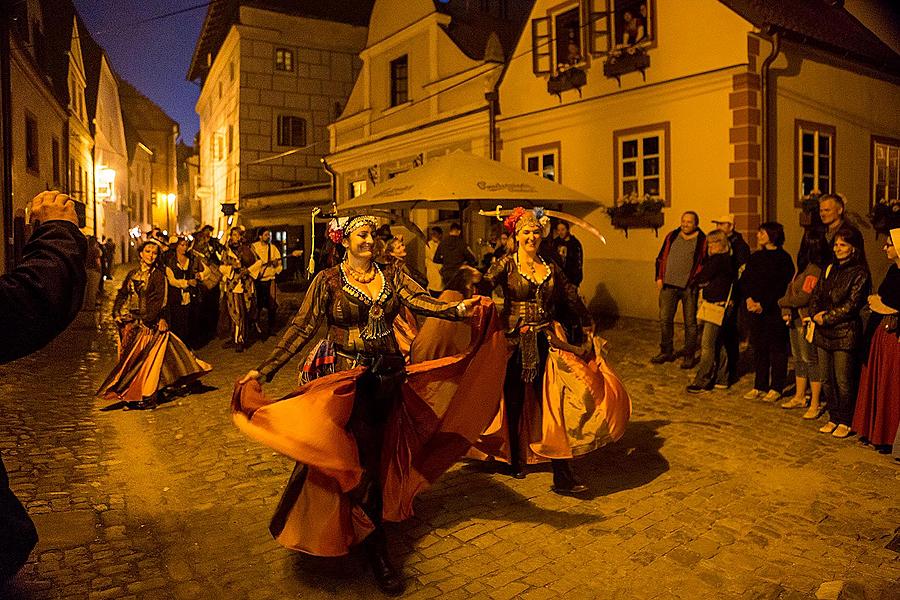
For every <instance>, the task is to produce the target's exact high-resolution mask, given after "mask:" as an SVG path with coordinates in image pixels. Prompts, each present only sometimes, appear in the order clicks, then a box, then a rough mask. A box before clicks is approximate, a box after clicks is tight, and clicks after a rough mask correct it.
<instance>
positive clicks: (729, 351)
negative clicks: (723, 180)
mask: <svg viewBox="0 0 900 600" xmlns="http://www.w3.org/2000/svg"><path fill="white" fill-rule="evenodd" d="M713 225H715V226H716V229H718V230H719V231H721V232H722V233H724V234H725V235H726V236H728V242H729V243H730V244H731V263H732V265H733V266H734V272H735V273H736V274H737V277H738V278H740V276H741V273H743V272H744V267H745V266H746V264H747V260H748V259H749V258H750V245H749V244H748V243H747V242H746V241H745V240H744V236H742V235H741V232H739V231H736V230H735V228H734V215H731V214H728V215H722V216H721V217H719V218H718V219H715V220H713ZM732 301H733V302H734V305H735V306H741V305H742V304H741V299H740V293H739V292H738V286H737V285H735V286H734V290H733V293H732ZM726 315H727V318H728V321H727V322H725V323H723V324H722V347H723V349H724V350H725V360H726V361H727V362H726V365H727V366H726V368H725V369H719V374H720V375H719V379H718V380H717V381H716V383H715V385H716V387H717V388H728V387H729V386H730V385H731V384H732V383H734V382H735V380H736V379H737V363H738V359H739V357H740V352H741V334H740V333H739V332H740V328H739V326H738V311H729V312H728V313H726Z"/></svg>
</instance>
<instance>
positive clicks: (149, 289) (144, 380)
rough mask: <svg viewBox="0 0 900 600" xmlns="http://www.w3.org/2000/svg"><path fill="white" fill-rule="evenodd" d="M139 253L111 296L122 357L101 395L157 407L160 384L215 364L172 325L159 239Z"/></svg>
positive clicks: (188, 378) (191, 377) (193, 376)
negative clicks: (171, 328) (197, 353)
mask: <svg viewBox="0 0 900 600" xmlns="http://www.w3.org/2000/svg"><path fill="white" fill-rule="evenodd" d="M138 254H139V256H140V261H141V262H140V265H139V266H138V267H137V268H136V269H132V270H131V271H129V273H128V275H126V276H125V281H123V282H122V286H121V287H120V288H119V292H118V294H116V299H115V301H114V302H113V319H114V320H115V322H116V325H117V327H118V330H119V360H118V362H117V363H116V366H115V367H113V369H112V371H111V372H110V373H109V375H108V376H107V377H106V380H105V381H104V382H103V383H102V384H101V385H100V389H99V390H98V391H97V395H98V396H100V397H102V398H105V399H108V400H113V399H117V400H121V401H124V402H126V403H127V405H128V406H129V407H130V408H153V407H154V406H156V404H157V402H158V400H159V398H158V394H159V392H160V391H161V390H163V389H164V388H168V387H173V386H178V385H184V384H188V383H191V382H193V381H196V380H197V379H199V378H200V377H202V376H203V375H205V374H206V373H208V372H209V371H211V370H212V367H211V366H210V365H209V364H207V363H205V362H203V361H202V360H200V359H198V358H197V357H195V356H194V355H193V354H192V353H191V351H190V350H189V349H188V348H187V346H185V344H184V342H182V341H181V340H180V339H178V337H177V336H176V335H175V334H173V333H172V332H171V331H169V322H168V320H169V317H168V307H167V294H168V284H167V282H166V272H165V269H164V268H163V267H162V266H160V264H159V263H158V261H157V256H158V254H159V245H158V244H156V243H155V242H152V241H147V242H144V243H143V244H141V246H140V248H139V249H138Z"/></svg>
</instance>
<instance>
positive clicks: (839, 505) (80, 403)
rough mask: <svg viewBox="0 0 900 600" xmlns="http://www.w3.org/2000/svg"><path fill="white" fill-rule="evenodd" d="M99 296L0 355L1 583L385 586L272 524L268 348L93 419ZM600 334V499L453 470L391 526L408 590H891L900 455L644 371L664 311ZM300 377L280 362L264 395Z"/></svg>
mask: <svg viewBox="0 0 900 600" xmlns="http://www.w3.org/2000/svg"><path fill="white" fill-rule="evenodd" d="M107 309H108V301H107V306H105V307H104V310H103V312H102V314H103V315H104V317H103V318H100V319H98V322H96V323H95V322H92V321H91V319H90V318H84V319H81V320H80V323H79V324H78V325H77V326H75V327H73V328H71V329H70V330H69V331H68V332H66V333H65V334H64V335H63V336H62V337H61V338H60V339H58V340H57V341H55V342H54V343H53V344H52V345H51V346H50V347H48V348H47V349H45V350H43V351H41V352H40V353H38V354H37V355H35V356H32V357H29V358H26V359H23V360H21V361H18V362H16V363H14V364H11V365H6V366H3V367H0V414H2V419H0V451H2V452H3V457H4V460H5V461H6V464H7V468H8V469H9V470H10V475H11V478H12V486H13V489H14V490H15V491H16V492H17V493H18V495H19V496H20V497H21V498H22V499H23V501H24V502H25V503H26V504H27V506H28V509H29V511H30V512H31V514H32V515H33V516H34V518H35V521H36V522H37V525H38V528H39V531H40V535H41V542H40V544H39V546H38V548H37V549H36V550H35V552H34V553H33V555H32V560H31V562H30V563H29V564H28V565H27V566H26V567H25V568H24V569H23V571H22V572H21V573H20V574H19V576H18V578H17V579H16V580H15V581H14V582H13V584H12V586H11V587H8V588H7V589H6V590H5V591H4V590H0V596H4V595H5V597H8V598H15V599H43V598H79V599H81V598H88V599H102V598H140V599H157V598H160V599H169V598H175V599H182V598H226V599H230V598H248V599H251V600H253V599H266V598H273V599H274V598H368V597H375V596H378V593H377V591H376V590H375V588H374V585H373V584H372V582H371V579H370V576H369V575H368V573H367V571H366V567H365V564H364V561H363V560H362V558H361V557H360V556H356V555H353V556H351V557H349V558H341V559H320V558H314V557H309V556H304V555H299V554H294V553H291V552H288V551H286V550H284V549H282V548H281V547H280V546H278V545H277V544H276V543H275V542H274V541H273V540H272V539H271V538H270V536H269V534H268V532H267V524H268V520H269V517H270V515H271V514H272V512H273V509H274V507H275V504H276V502H277V500H278V498H279V494H280V492H281V490H282V489H283V486H284V483H285V481H286V480H287V478H288V475H289V473H290V470H291V467H292V465H291V463H290V462H289V461H288V460H286V459H285V458H283V457H281V456H279V455H277V454H275V453H273V452H271V451H270V450H268V449H267V448H265V447H263V446H261V445H260V444H258V443H256V442H254V441H251V440H249V439H247V438H245V437H244V436H242V435H241V434H240V433H239V432H238V431H237V430H236V429H235V428H234V426H233V425H232V424H231V421H230V418H229V412H228V403H229V396H230V390H231V386H232V382H233V381H234V379H235V378H236V377H238V376H239V375H240V374H242V373H244V372H246V370H247V369H248V368H250V367H252V366H254V365H255V364H257V363H258V362H259V360H260V359H261V358H262V357H263V356H264V355H265V354H266V353H267V351H268V350H269V349H270V347H271V345H272V343H273V342H272V341H269V342H267V343H257V344H255V345H253V346H252V347H251V348H249V349H248V350H247V352H245V353H244V354H235V353H234V352H233V351H231V350H223V349H221V347H220V345H221V344H220V342H214V343H213V344H211V345H210V346H208V347H207V348H206V349H204V350H203V351H201V352H200V356H201V357H202V358H204V359H206V360H208V361H210V362H212V363H213V365H214V367H215V371H214V372H213V373H212V374H211V375H210V376H209V377H207V378H206V380H205V381H206V383H208V384H209V385H211V386H215V387H216V388H217V389H216V390H214V391H208V392H206V393H203V394H200V395H194V396H188V397H183V398H178V399H177V400H175V401H173V402H171V403H168V404H165V405H163V406H161V407H160V408H158V409H157V410H154V411H130V412H125V411H118V410H114V411H102V410H101V409H102V408H103V407H105V406H106V405H108V403H107V402H102V401H100V400H97V399H95V398H94V397H93V394H92V392H93V390H95V389H96V387H97V385H98V384H99V383H100V381H101V380H102V379H103V377H104V376H105V374H106V372H107V371H108V370H109V368H110V367H111V366H112V364H113V362H114V356H115V344H114V332H113V329H112V326H111V323H110V321H109V320H108V319H107V318H106V317H105V314H106V312H108V310H107ZM604 335H605V336H606V337H608V338H609V339H610V341H611V346H612V351H611V355H610V359H611V361H612V364H613V365H614V366H615V368H616V369H617V370H618V372H619V374H620V375H621V376H622V377H623V379H624V380H625V382H626V384H627V386H628V389H629V391H630V393H631V396H632V399H633V402H634V415H633V418H632V422H631V424H630V426H629V429H628V432H627V434H626V435H625V437H624V438H623V439H622V440H621V441H619V442H618V443H616V444H613V445H611V446H607V447H605V448H603V449H601V450H600V451H598V452H595V453H593V454H591V455H589V456H588V457H586V458H584V459H582V460H579V461H578V462H577V463H576V469H577V470H578V471H579V472H580V474H581V475H582V476H583V478H584V479H585V480H586V482H587V483H588V484H589V485H590V487H591V494H590V496H589V497H588V498H587V499H584V500H578V499H572V498H565V497H560V496H556V495H554V494H553V493H551V492H550V490H549V486H550V479H551V476H550V473H549V471H548V470H547V469H546V468H543V469H541V468H538V469H533V470H532V471H531V472H529V475H528V477H527V478H526V479H524V480H515V479H511V478H508V477H505V476H503V475H498V474H490V473H486V472H483V471H482V470H481V469H479V467H478V465H474V464H461V465H458V466H457V467H454V468H453V469H452V470H451V471H450V472H449V473H447V474H446V475H445V476H444V477H442V478H441V479H440V480H439V481H438V482H437V484H436V485H435V486H434V487H433V488H432V489H430V490H429V491H427V492H425V493H424V494H422V495H421V496H420V497H419V499H418V500H417V506H416V509H417V514H416V516H415V517H414V518H412V519H410V520H409V521H407V522H405V523H403V524H398V525H392V526H390V529H389V533H390V534H391V539H392V545H393V551H394V553H395V555H396V557H397V559H398V562H402V563H403V565H404V569H405V572H406V574H407V576H408V591H407V597H408V598H421V599H424V598H437V597H441V598H446V599H448V600H449V599H454V598H491V599H494V600H505V599H508V598H516V597H520V598H526V599H535V600H541V599H545V598H556V597H561V598H570V599H578V598H628V599H630V598H691V599H693V598H761V599H776V598H784V599H800V598H814V597H831V598H836V597H838V590H841V589H842V591H841V592H840V593H841V594H842V595H841V597H842V598H869V599H878V598H883V599H888V598H900V585H898V583H897V582H898V581H900V560H898V554H897V553H896V551H894V550H890V549H887V548H886V546H887V545H888V544H889V543H890V542H891V540H892V538H894V536H895V530H896V529H897V527H898V525H900V468H898V466H900V465H898V464H897V463H895V462H893V461H892V460H891V459H890V458H889V457H887V456H884V455H880V454H878V453H876V452H874V451H873V450H872V449H870V448H868V447H865V446H862V445H861V444H860V443H859V442H858V441H856V440H855V439H850V440H843V441H841V440H836V439H833V438H831V437H830V436H823V435H821V434H819V433H817V432H816V429H817V425H816V424H815V423H811V422H808V421H803V420H802V419H800V418H799V414H798V412H797V411H785V410H781V409H779V408H777V406H771V405H766V404H764V403H762V402H758V401H756V402H748V401H745V400H741V399H740V396H741V394H743V392H744V391H745V389H746V387H747V385H746V382H747V379H748V378H747V377H745V378H744V382H742V383H741V384H738V385H737V386H735V388H733V390H732V391H729V392H725V391H719V392H714V393H708V394H704V395H699V396H690V395H687V394H686V393H685V392H684V386H685V385H686V384H687V383H688V378H689V375H688V374H687V373H686V372H684V371H681V370H680V369H678V368H677V366H674V365H672V364H669V365H663V366H652V365H649V364H648V362H647V358H649V357H650V356H651V355H652V354H654V353H655V350H656V335H657V334H656V328H655V325H654V324H653V323H650V322H644V321H628V320H625V321H622V322H620V323H618V324H617V325H616V326H615V327H613V328H612V329H609V330H607V331H605V332H604ZM292 380H293V376H292V374H291V372H290V369H286V370H285V372H283V373H282V375H281V376H280V377H279V378H278V379H276V381H275V382H273V383H272V384H270V392H271V393H281V392H287V391H288V390H289V389H290V387H291V386H292V384H293V381H292ZM742 384H743V385H742ZM841 582H843V585H842V583H841ZM823 584H824V585H823ZM817 594H818V596H817Z"/></svg>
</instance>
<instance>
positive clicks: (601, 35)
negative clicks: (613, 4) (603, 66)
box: [587, 0, 612, 56]
mask: <svg viewBox="0 0 900 600" xmlns="http://www.w3.org/2000/svg"><path fill="white" fill-rule="evenodd" d="M610 22H611V19H610V14H609V0H589V2H588V23H590V25H589V26H588V28H587V29H588V37H589V38H590V49H591V55H593V56H597V55H598V54H606V53H608V52H609V47H610V43H609V40H610V36H611V35H612V31H610V26H609V25H610Z"/></svg>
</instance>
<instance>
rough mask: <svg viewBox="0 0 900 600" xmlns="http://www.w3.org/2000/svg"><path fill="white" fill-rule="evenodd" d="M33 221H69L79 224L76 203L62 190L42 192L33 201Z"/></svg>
mask: <svg viewBox="0 0 900 600" xmlns="http://www.w3.org/2000/svg"><path fill="white" fill-rule="evenodd" d="M31 221H40V222H41V223H46V222H47V221H68V222H69V223H72V224H73V225H78V215H76V214H75V204H74V202H72V199H71V198H70V197H69V196H67V195H66V194H63V193H61V192H55V191H50V192H41V193H40V194H38V195H37V196H35V197H34V199H32V201H31Z"/></svg>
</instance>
